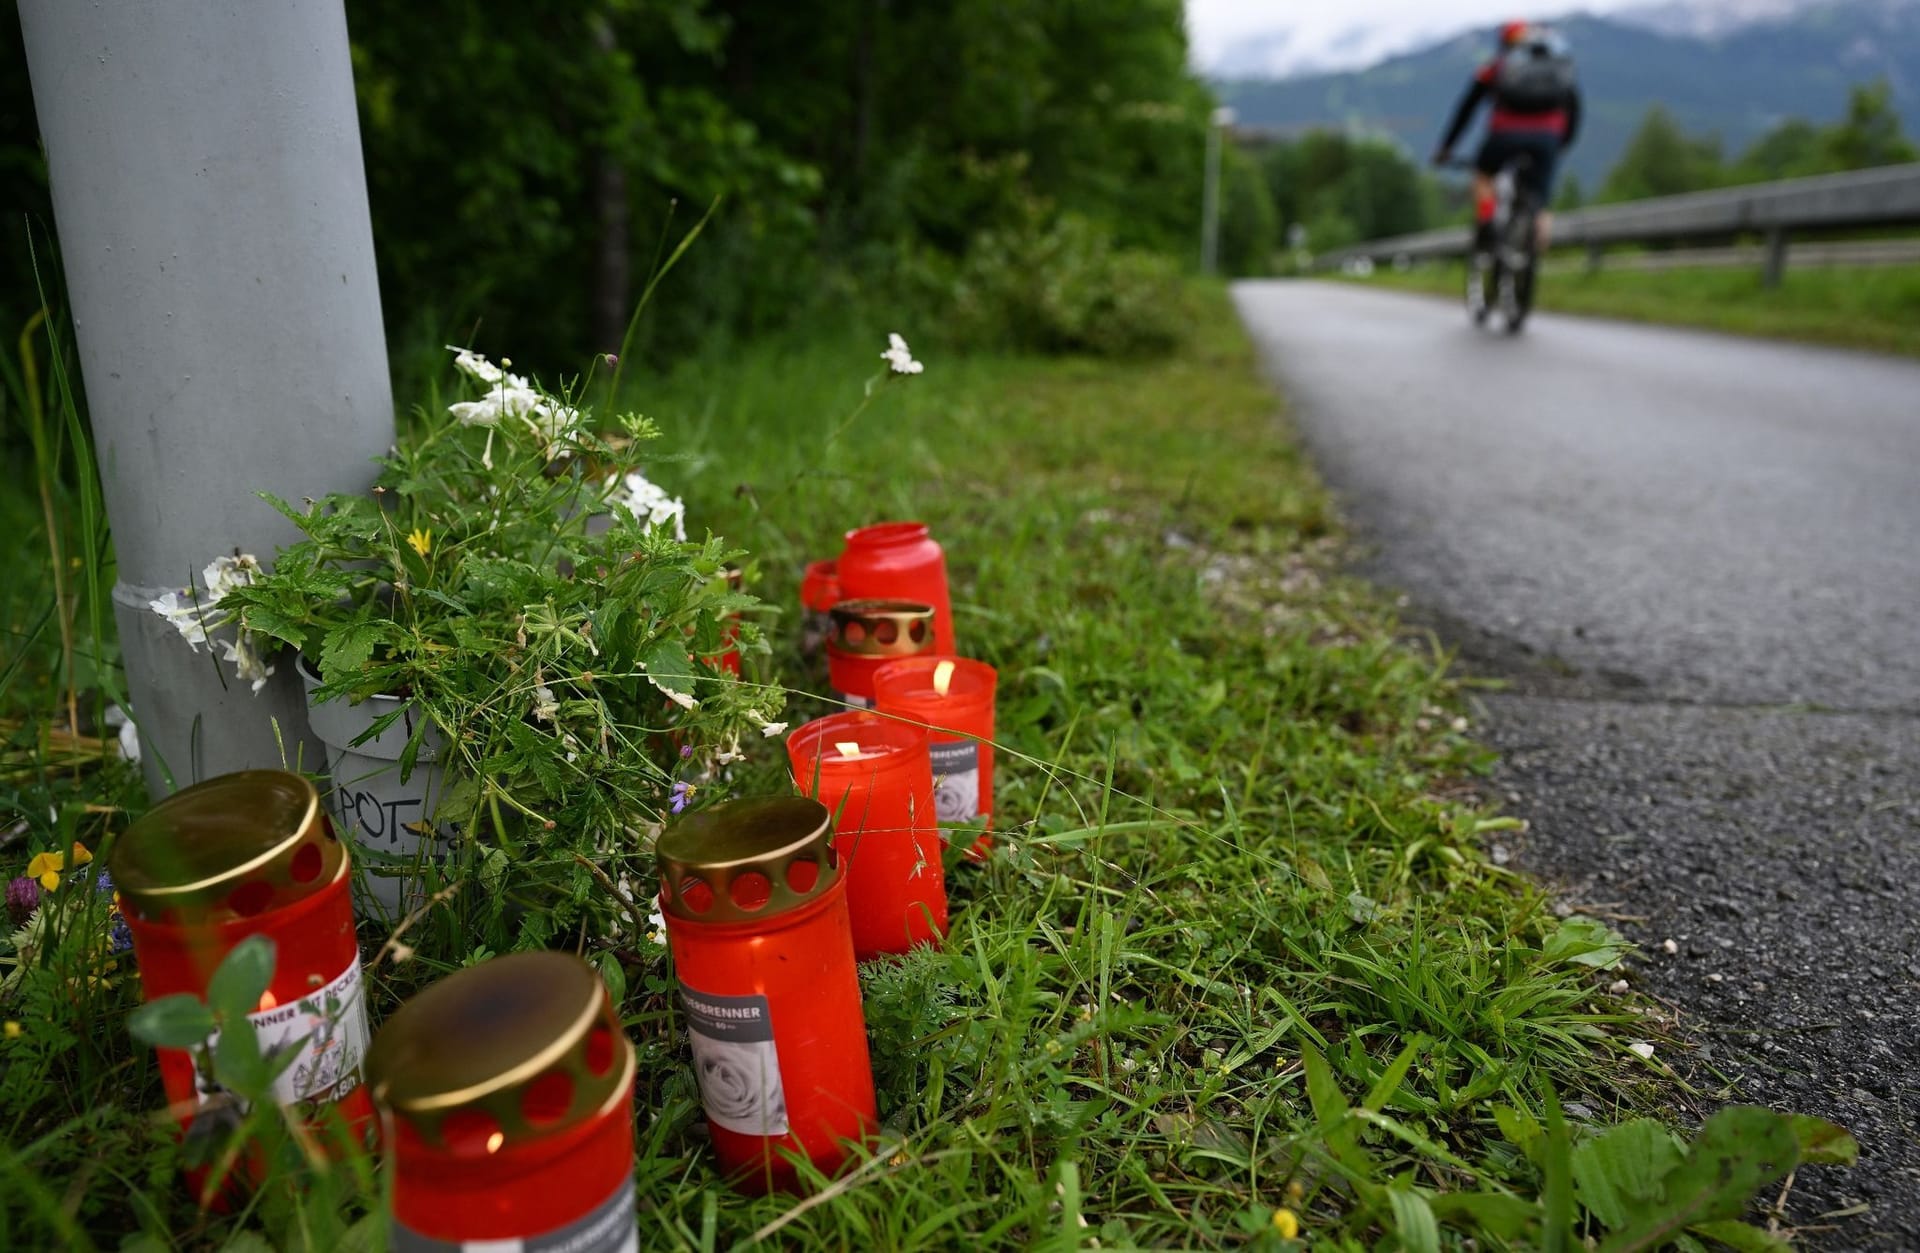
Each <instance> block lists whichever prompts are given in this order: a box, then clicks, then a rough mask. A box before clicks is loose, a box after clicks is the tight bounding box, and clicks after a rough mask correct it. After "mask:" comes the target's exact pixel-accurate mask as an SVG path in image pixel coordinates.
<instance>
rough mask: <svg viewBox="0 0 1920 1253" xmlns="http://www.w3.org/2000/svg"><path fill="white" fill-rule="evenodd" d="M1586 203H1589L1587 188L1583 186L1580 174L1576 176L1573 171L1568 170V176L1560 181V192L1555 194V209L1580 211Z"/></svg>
mask: <svg viewBox="0 0 1920 1253" xmlns="http://www.w3.org/2000/svg"><path fill="white" fill-rule="evenodd" d="M1585 203H1587V189H1586V187H1585V186H1583V185H1582V184H1581V182H1580V176H1579V175H1578V174H1575V173H1574V172H1573V171H1572V170H1568V171H1567V176H1566V177H1565V178H1563V179H1561V180H1560V190H1559V191H1557V192H1555V193H1554V196H1553V207H1554V209H1555V210H1567V209H1578V208H1579V207H1580V206H1581V205H1584V204H1585Z"/></svg>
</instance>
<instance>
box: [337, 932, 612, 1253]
mask: <svg viewBox="0 0 1920 1253" xmlns="http://www.w3.org/2000/svg"><path fill="white" fill-rule="evenodd" d="M633 1078H634V1056H633V1046H632V1044H630V1043H629V1042H628V1041H627V1037H626V1035H625V1033H623V1032H622V1031H621V1029H620V1019H619V1015H618V1014H617V1013H616V1012H615V1011H614V1007H613V1003H612V1000H611V998H609V997H608V996H607V990H606V986H605V984H603V983H602V982H601V981H600V976H599V975H598V974H596V973H595V972H594V970H593V967H591V966H589V965H587V963H586V962H584V961H582V960H580V959H579V958H578V957H575V956H574V955H572V954H571V953H542V952H534V953H509V954H507V955H506V956H504V957H495V958H491V959H490V960H488V961H484V962H481V963H480V964H479V965H477V966H469V967H467V968H466V969H465V970H460V971H456V972H455V973H453V974H451V975H448V976H447V977H446V978H444V979H442V980H440V981H439V982H438V983H435V984H433V985H431V986H430V987H428V988H426V989H425V990H424V991H422V992H420V993H419V994H418V995H416V996H414V997H413V998H412V999H410V1000H408V1001H407V1003H406V1004H404V1005H402V1006H401V1007H400V1008H399V1009H398V1010H396V1011H395V1012H394V1014H393V1016H392V1017H391V1018H389V1019H387V1021H386V1023H385V1024H384V1025H382V1026H381V1028H380V1034H379V1036H377V1037H376V1038H375V1039H374V1042H373V1049H372V1051H371V1052H369V1053H368V1055H367V1083H368V1087H369V1088H370V1089H371V1090H372V1092H373V1099H374V1102H375V1104H376V1105H377V1106H378V1107H379V1110H380V1127H381V1138H382V1139H383V1140H384V1141H385V1144H386V1151H387V1157H388V1160H389V1162H390V1163H391V1167H392V1170H393V1228H392V1234H391V1239H390V1241H389V1245H390V1247H392V1248H394V1249H396V1250H408V1249H452V1248H465V1249H475V1248H478V1247H481V1246H482V1245H484V1246H485V1247H488V1248H515V1249H519V1248H528V1249H533V1248H539V1249H561V1248H565V1249H569V1250H575V1251H576V1253H632V1251H633V1250H636V1249H637V1248H638V1247H639V1233H638V1228H637V1225H636V1219H635V1217H634V1195H633Z"/></svg>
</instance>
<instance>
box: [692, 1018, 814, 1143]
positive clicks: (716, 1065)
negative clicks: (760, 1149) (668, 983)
mask: <svg viewBox="0 0 1920 1253" xmlns="http://www.w3.org/2000/svg"><path fill="white" fill-rule="evenodd" d="M680 1000H681V1003H682V1004H683V1005H684V1006H685V1007H686V1011H687V1034H688V1037H689V1038H690V1040H691V1041H692V1044H693V1073H694V1077H695V1078H696V1079H698V1080H699V1082H700V1104H701V1105H703V1106H704V1107H705V1108H706V1111H707V1117H708V1119H710V1120H711V1121H712V1122H713V1124H714V1125H715V1126H718V1127H725V1128H726V1129H727V1130H728V1131H733V1132H738V1133H739V1134H741V1135H746V1136H783V1135H785V1134H787V1094H786V1089H785V1088H784V1087H783V1086H782V1085H781V1082H780V1057H779V1054H778V1053H777V1052H776V1051H775V1050H774V1047H773V1019H772V1018H771V1017H770V1016H769V1015H768V1012H767V998H766V997H764V996H715V995H712V994H710V993H706V992H697V991H695V990H694V989H692V988H690V987H688V986H687V985H686V984H684V983H683V984H681V985H680Z"/></svg>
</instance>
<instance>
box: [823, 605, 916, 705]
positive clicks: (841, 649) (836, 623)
mask: <svg viewBox="0 0 1920 1253" xmlns="http://www.w3.org/2000/svg"><path fill="white" fill-rule="evenodd" d="M827 617H828V620H829V621H830V622H831V624H832V630H831V633H830V634H829V635H828V636H827V681H828V682H829V683H830V684H832V686H833V698H834V699H835V700H838V701H843V702H845V703H846V704H849V705H855V706H858V707H861V708H866V707H868V706H871V705H872V704H873V674H874V671H876V670H878V669H879V668H880V667H881V666H884V665H886V664H887V663H888V662H889V661H893V660H895V659H896V658H900V657H912V656H914V655H915V654H917V653H920V652H922V651H924V650H926V649H929V648H932V647H933V621H934V611H933V606H931V605H927V604H923V603H921V602H919V601H912V600H843V601H841V602H840V603H839V604H837V605H835V606H834V607H833V609H832V611H831V612H830V613H829V614H828V615H827Z"/></svg>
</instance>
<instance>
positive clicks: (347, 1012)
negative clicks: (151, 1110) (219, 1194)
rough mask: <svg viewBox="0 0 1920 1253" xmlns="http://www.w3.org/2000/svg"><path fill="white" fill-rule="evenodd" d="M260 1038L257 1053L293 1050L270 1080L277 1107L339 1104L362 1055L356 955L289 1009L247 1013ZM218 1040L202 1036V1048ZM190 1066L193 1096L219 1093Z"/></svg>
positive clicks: (362, 1000)
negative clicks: (342, 969) (292, 1055)
mask: <svg viewBox="0 0 1920 1253" xmlns="http://www.w3.org/2000/svg"><path fill="white" fill-rule="evenodd" d="M247 1020H248V1021H249V1022H251V1023H252V1024H253V1030H254V1033H255V1034H256V1035H257V1036H258V1037H259V1039H260V1051H261V1052H262V1053H272V1052H273V1051H274V1050H275V1049H294V1050H296V1051H297V1052H298V1053H299V1056H298V1057H296V1058H295V1059H294V1062H293V1065H291V1066H289V1067H288V1068H287V1069H285V1070H283V1071H281V1072H280V1077H279V1078H278V1079H275V1080H274V1081H273V1095H274V1099H275V1100H277V1101H279V1102H280V1104H282V1105H299V1104H302V1103H306V1104H313V1105H325V1104H329V1103H331V1102H335V1101H342V1100H345V1099H346V1098H347V1097H348V1096H349V1095H350V1094H351V1093H352V1092H353V1090H354V1089H355V1088H358V1087H359V1086H360V1062H361V1059H362V1058H364V1057H365V1056H366V1054H367V1036H368V1032H367V1001H366V997H365V996H364V995H362V993H361V986H360V955H359V954H358V953H355V954H354V957H353V961H352V963H351V964H350V965H348V967H347V968H346V970H345V972H344V973H342V974H341V975H340V977H339V978H337V979H335V980H334V981H333V982H332V983H329V984H327V986H325V987H323V988H319V989H317V990H315V991H313V992H310V993H308V994H307V995H305V996H303V997H301V998H300V999H299V1000H297V1001H295V1002H293V1003H292V1004H291V1005H276V1006H274V1007H273V1008H272V1009H262V1010H256V1011H254V1012H253V1013H251V1014H248V1015H247ZM219 1042H220V1033H219V1032H218V1031H216V1032H214V1033H213V1034H212V1035H211V1036H209V1037H208V1039H207V1043H206V1047H207V1048H213V1047H214V1046H215V1045H217V1044H218V1043H219ZM203 1071H204V1068H203V1067H200V1066H195V1067H194V1071H193V1093H194V1095H195V1096H196V1097H198V1098H199V1099H200V1103H201V1104H203V1105H204V1104H206V1102H207V1101H208V1099H210V1098H211V1097H212V1096H213V1095H214V1093H215V1092H217V1091H219V1089H218V1088H217V1087H216V1086H215V1085H214V1084H213V1083H212V1081H211V1080H210V1079H209V1078H208V1077H207V1076H206V1074H205V1073H203Z"/></svg>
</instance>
